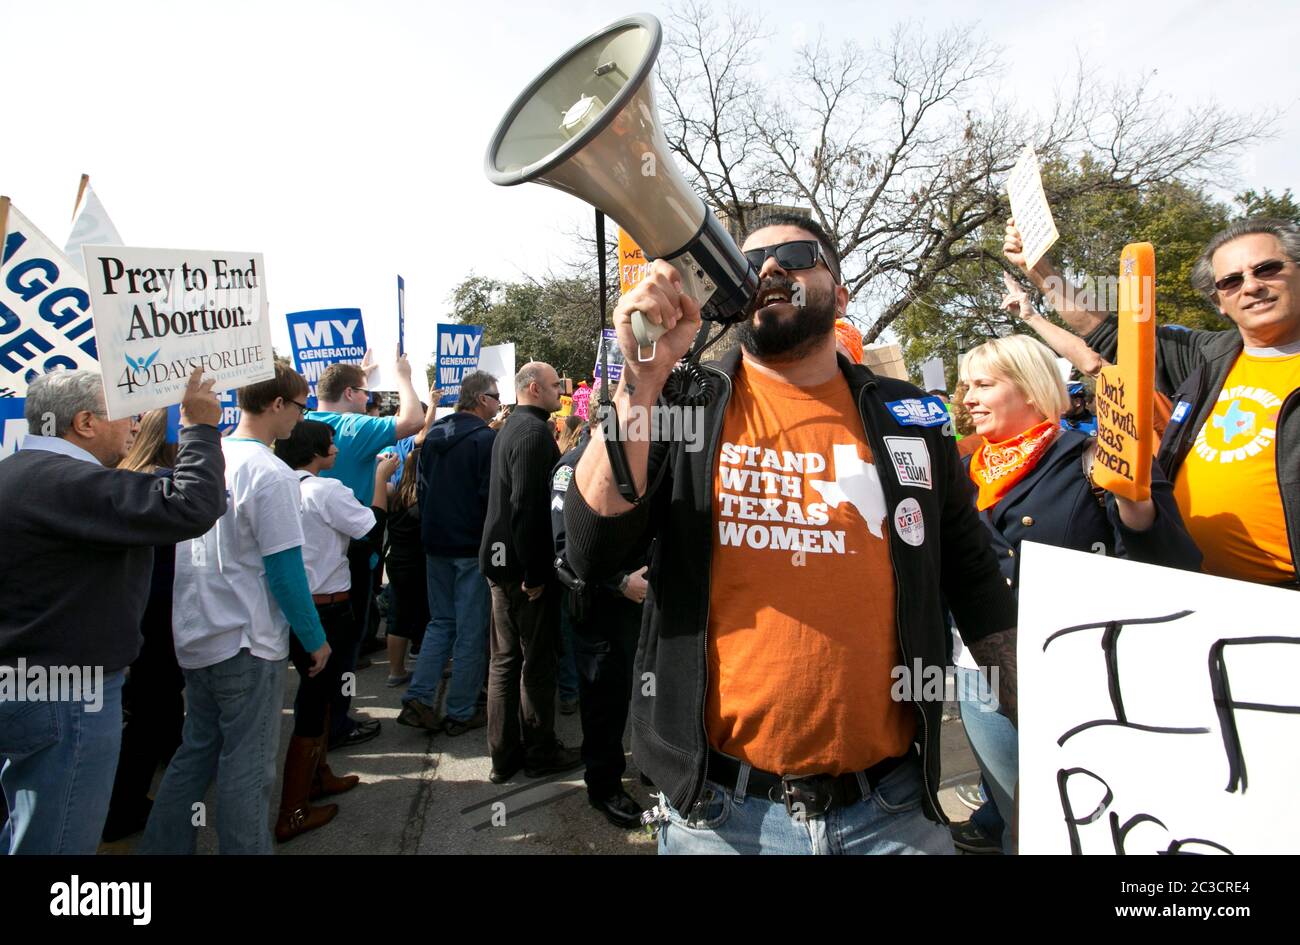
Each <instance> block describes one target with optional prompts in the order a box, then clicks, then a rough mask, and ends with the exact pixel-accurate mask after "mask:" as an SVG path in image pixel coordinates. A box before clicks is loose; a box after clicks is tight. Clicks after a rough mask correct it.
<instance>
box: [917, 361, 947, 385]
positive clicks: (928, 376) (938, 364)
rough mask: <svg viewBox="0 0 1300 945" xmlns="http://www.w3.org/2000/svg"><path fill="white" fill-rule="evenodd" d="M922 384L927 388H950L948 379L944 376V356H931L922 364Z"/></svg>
mask: <svg viewBox="0 0 1300 945" xmlns="http://www.w3.org/2000/svg"><path fill="white" fill-rule="evenodd" d="M921 380H922V386H923V387H924V388H925V389H926V390H927V391H931V390H941V391H945V392H946V391H947V390H948V379H947V378H946V377H945V376H944V369H943V358H931V359H930V360H928V361H925V362H924V363H922V364H921Z"/></svg>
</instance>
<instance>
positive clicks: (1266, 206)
mask: <svg viewBox="0 0 1300 945" xmlns="http://www.w3.org/2000/svg"><path fill="white" fill-rule="evenodd" d="M1233 203H1234V204H1236V205H1237V207H1239V208H1240V210H1239V212H1237V213H1234V214H1233V217H1234V218H1240V217H1274V218H1276V219H1279V220H1290V221H1291V222H1292V223H1294V224H1296V225H1298V226H1300V204H1297V203H1296V202H1295V198H1294V197H1292V196H1291V188H1290V187H1288V188H1287V189H1286V190H1284V191H1282V193H1281V195H1274V194H1273V192H1272V191H1270V190H1269V189H1268V188H1265V189H1264V190H1263V191H1254V190H1246V191H1243V192H1241V193H1239V194H1237V196H1236V197H1235V198H1234V200H1233Z"/></svg>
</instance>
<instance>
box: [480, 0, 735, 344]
mask: <svg viewBox="0 0 1300 945" xmlns="http://www.w3.org/2000/svg"><path fill="white" fill-rule="evenodd" d="M662 40H663V28H662V27H661V26H660V24H659V21H658V20H657V19H655V18H654V17H653V16H650V15H648V14H640V15H637V16H630V17H627V18H626V19H623V20H619V21H618V22H617V23H612V24H610V25H609V26H607V27H605V28H604V29H603V30H600V31H599V32H597V33H593V34H592V35H591V36H588V37H587V38H586V39H584V40H583V41H582V42H580V43H578V44H577V45H576V46H574V47H573V48H572V49H570V50H569V51H568V52H566V53H565V54H564V55H563V56H561V57H560V58H559V59H557V60H555V62H553V63H552V64H551V65H550V66H549V67H548V68H547V69H546V71H544V72H543V73H542V74H541V75H540V76H538V77H537V78H536V79H534V80H533V81H532V82H531V83H529V85H528V87H527V88H525V89H524V91H523V93H522V94H520V96H519V97H518V98H516V99H515V101H514V104H512V105H511V106H510V109H509V110H508V111H507V112H506V114H505V117H504V118H503V119H502V120H501V124H500V125H499V126H498V127H497V130H496V133H495V134H493V135H492V142H491V144H489V145H488V151H487V159H486V161H485V169H486V171H487V176H488V179H489V180H490V181H492V183H494V184H500V185H502V186H505V187H509V186H513V185H514V184H520V183H523V182H525V181H535V182H536V183H539V184H545V185H547V186H548V187H554V188H556V189H557V190H562V191H564V192H565V193H569V194H573V195H574V196H575V197H579V198H580V199H582V200H584V201H586V202H587V203H589V204H591V205H592V206H594V207H595V208H596V209H598V210H600V211H601V212H603V213H604V214H606V215H607V216H609V217H611V218H612V219H613V220H614V221H615V222H617V223H618V225H619V226H621V227H622V228H623V229H624V230H626V231H627V233H628V234H629V235H630V236H631V237H632V238H633V239H634V240H636V242H637V245H639V246H640V247H641V249H642V250H643V251H644V252H645V254H646V257H647V258H648V259H664V260H667V261H668V262H669V263H670V264H671V265H672V267H673V268H674V269H676V270H677V271H678V272H679V273H680V274H681V277H682V287H683V289H684V291H685V292H686V293H687V294H689V295H691V296H692V297H693V298H694V299H695V300H696V301H697V302H699V303H700V306H701V313H702V315H703V317H704V318H706V319H709V320H710V321H716V322H724V323H725V322H732V321H737V320H739V319H741V318H743V317H744V314H745V311H746V309H747V307H748V305H749V302H750V300H751V299H752V298H753V297H754V293H755V292H756V291H757V289H758V273H757V272H756V271H755V270H754V267H752V266H751V265H750V264H749V262H748V261H747V260H746V259H745V257H744V255H742V254H741V252H740V250H739V249H738V248H737V247H736V244H735V242H734V241H733V240H732V238H731V236H730V235H729V234H728V233H727V231H726V230H725V229H724V228H723V226H722V224H721V223H720V222H719V221H718V218H717V217H715V216H714V215H713V214H712V213H710V212H709V211H708V209H707V208H706V207H705V206H704V201H702V200H700V198H699V197H698V196H696V194H695V193H694V191H692V190H691V188H690V185H688V184H687V183H686V179H685V178H684V177H683V176H682V174H681V171H680V170H679V169H678V168H677V165H676V164H675V163H674V162H673V160H672V157H671V152H670V151H669V148H668V141H667V139H666V138H665V137H664V133H663V130H662V128H661V127H660V123H659V111H658V109H657V108H656V107H655V100H654V90H653V88H652V83H651V81H650V73H651V70H652V69H653V67H654V63H655V59H656V57H657V56H658V55H659V47H660V44H661V43H662ZM632 327H633V331H634V332H635V334H636V338H637V343H638V344H639V345H640V346H641V347H642V349H643V351H642V352H641V353H639V354H638V357H641V358H642V360H649V359H650V358H653V357H654V354H653V348H654V343H655V341H656V340H657V339H658V338H659V336H660V335H662V334H663V327H662V326H660V325H655V324H653V323H651V322H648V321H646V320H645V319H644V318H643V317H641V313H640V312H636V313H634V314H633V317H632ZM646 348H650V349H651V353H650V355H649V356H648V357H646V356H645V355H644V349H646Z"/></svg>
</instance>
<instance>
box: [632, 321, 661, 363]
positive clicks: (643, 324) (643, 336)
mask: <svg viewBox="0 0 1300 945" xmlns="http://www.w3.org/2000/svg"><path fill="white" fill-rule="evenodd" d="M664 331H666V329H665V328H664V326H663V325H656V324H655V323H654V322H651V321H647V320H646V317H645V316H644V315H642V314H641V312H640V311H634V312H633V313H632V334H633V335H635V336H636V344H637V349H636V359H637V360H638V361H641V362H646V361H653V360H654V359H655V350H656V347H657V346H658V343H659V337H660V336H661V335H662V334H663V333H664ZM647 348H649V349H650V354H649V355H648V356H647V355H646V353H645V352H646V349H647Z"/></svg>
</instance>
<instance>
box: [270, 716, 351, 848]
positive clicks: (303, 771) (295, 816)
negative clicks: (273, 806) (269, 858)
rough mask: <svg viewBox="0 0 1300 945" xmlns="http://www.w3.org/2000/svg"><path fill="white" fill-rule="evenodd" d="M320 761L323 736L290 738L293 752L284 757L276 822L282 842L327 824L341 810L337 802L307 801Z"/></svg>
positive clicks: (276, 836)
mask: <svg viewBox="0 0 1300 945" xmlns="http://www.w3.org/2000/svg"><path fill="white" fill-rule="evenodd" d="M319 760H320V740H319V739H316V738H304V737H303V736H301V735H295V736H293V738H291V739H290V740H289V752H288V754H287V755H285V758H284V789H283V791H282V792H281V794H280V816H279V817H278V818H277V819H276V822H275V839H276V840H278V841H280V842H281V843H284V842H285V841H287V840H292V839H293V838H294V837H296V836H298V834H300V833H306V832H307V831H308V830H315V829H316V828H317V827H324V826H325V825H326V824H327V823H329V822H330V821H331V820H333V819H334V815H335V814H337V813H338V812H339V807H338V805H337V804H325V805H322V806H320V807H312V806H311V805H310V804H308V803H307V799H308V796H309V794H310V793H311V785H312V779H313V777H314V776H315V774H316V765H317V762H318V761H319Z"/></svg>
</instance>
